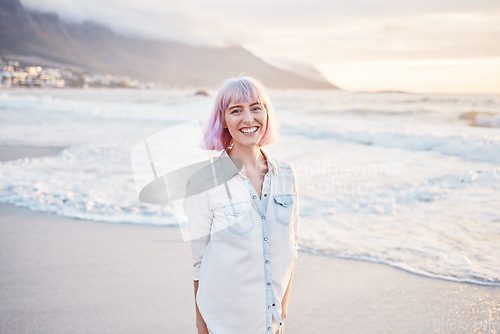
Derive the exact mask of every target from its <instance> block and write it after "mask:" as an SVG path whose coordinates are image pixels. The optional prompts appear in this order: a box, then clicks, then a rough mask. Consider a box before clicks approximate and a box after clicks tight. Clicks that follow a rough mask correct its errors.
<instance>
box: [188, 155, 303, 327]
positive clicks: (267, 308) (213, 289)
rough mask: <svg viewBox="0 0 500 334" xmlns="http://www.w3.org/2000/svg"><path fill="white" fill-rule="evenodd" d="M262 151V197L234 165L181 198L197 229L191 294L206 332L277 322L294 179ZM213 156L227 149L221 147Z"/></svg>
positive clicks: (292, 239) (286, 274)
mask: <svg viewBox="0 0 500 334" xmlns="http://www.w3.org/2000/svg"><path fill="white" fill-rule="evenodd" d="M261 151H262V153H263V154H264V156H265V158H266V160H267V163H268V172H267V174H266V175H265V178H264V182H263V185H262V195H261V196H262V197H261V198H259V197H258V195H257V193H256V192H255V190H254V188H253V185H252V183H251V182H250V180H249V179H248V178H247V177H246V176H245V175H243V174H242V172H241V171H239V172H237V173H236V172H235V173H234V175H233V176H231V175H230V176H229V181H227V182H226V183H225V184H220V185H215V186H214V187H212V188H211V189H209V190H207V191H203V192H201V193H199V194H196V195H194V196H190V197H187V198H186V199H185V200H184V210H185V213H186V215H187V217H188V222H187V223H188V228H189V230H190V232H191V233H192V235H195V236H196V239H194V240H192V241H191V249H192V252H193V266H192V271H191V276H192V279H193V280H195V281H197V280H199V286H198V293H197V295H196V302H197V305H198V308H199V310H200V313H201V315H202V317H203V319H204V320H205V322H206V324H207V327H208V329H209V331H210V332H211V333H215V334H234V333H238V334H245V333H248V334H257V333H266V334H267V333H274V332H275V330H276V328H279V329H280V330H281V324H282V320H281V301H282V299H283V296H284V294H285V291H286V289H287V287H288V283H289V281H290V278H291V277H290V275H291V270H292V265H293V261H294V259H295V258H296V257H297V250H298V245H297V240H298V238H299V233H298V232H299V195H298V186H297V179H296V176H295V172H294V169H293V167H292V166H291V165H290V164H288V163H285V162H281V161H278V160H275V159H273V158H271V157H270V156H269V155H268V154H267V153H265V152H264V151H263V150H262V149H261ZM220 157H226V158H228V157H229V156H228V154H227V152H226V151H225V150H224V151H223V152H222V153H221V155H220ZM229 161H230V160H229ZM188 184H189V182H188ZM228 195H229V196H228ZM273 327H274V328H275V329H273Z"/></svg>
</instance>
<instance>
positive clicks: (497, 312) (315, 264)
mask: <svg viewBox="0 0 500 334" xmlns="http://www.w3.org/2000/svg"><path fill="white" fill-rule="evenodd" d="M5 147H7V146H3V145H2V146H0V160H4V158H5V156H4V152H6V150H5V149H4V148H5ZM8 147H9V148H10V149H14V150H15V149H16V147H15V146H8ZM41 149H42V148H36V147H30V150H31V152H32V153H40V154H39V155H37V156H42V155H47V154H42V153H43V152H45V153H46V152H48V151H42V150H41ZM47 149H48V150H49V151H50V150H53V149H55V148H47ZM60 150H62V149H60ZM16 152H21V151H20V150H16ZM53 152H55V153H53V154H57V152H56V151H53ZM25 157H26V156H25ZM18 158H21V157H18ZM0 217H1V218H0V245H1V246H0V263H2V266H1V267H0V300H2V303H1V304H0V332H2V333H3V332H5V333H17V332H20V333H24V332H43V333H47V332H51V333H104V332H108V333H195V332H196V330H195V325H194V319H195V312H194V295H193V283H192V281H191V279H190V265H191V252H190V247H189V244H188V243H185V242H183V240H182V237H181V234H180V231H179V229H178V228H175V227H167V226H153V225H136V224H104V223H102V222H94V221H87V220H78V219H72V218H65V217H62V216H58V215H55V214H50V213H41V212H34V211H30V210H29V209H26V208H19V207H16V206H13V205H9V204H0ZM288 314H289V317H288V318H287V321H286V326H285V328H286V332H287V333H304V332H307V333H318V332H325V333H346V332H356V333H401V332H412V333H429V332H445V333H448V332H457V333H460V332H462V333H466V332H467V333H468V332H472V331H473V330H474V329H475V330H476V331H480V332H490V333H495V332H500V321H499V320H498V319H500V288H498V287H492V286H481V285H477V284H472V283H458V282H453V281H448V280H443V279H439V278H430V277H426V276H422V275H418V274H414V273H411V272H407V271H403V270H402V269H397V268H394V267H391V266H389V265H386V264H381V263H375V262H367V261H363V260H351V259H340V258H334V257H330V256H321V255H318V254H312V253H308V252H300V253H299V257H298V259H297V262H296V267H295V273H294V278H293V283H292V292H291V297H290V304H289V313H288ZM488 328H489V329H488Z"/></svg>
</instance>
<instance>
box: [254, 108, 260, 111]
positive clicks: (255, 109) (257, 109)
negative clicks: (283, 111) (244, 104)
mask: <svg viewBox="0 0 500 334" xmlns="http://www.w3.org/2000/svg"><path fill="white" fill-rule="evenodd" d="M253 110H254V111H260V110H262V108H261V107H255V108H253Z"/></svg>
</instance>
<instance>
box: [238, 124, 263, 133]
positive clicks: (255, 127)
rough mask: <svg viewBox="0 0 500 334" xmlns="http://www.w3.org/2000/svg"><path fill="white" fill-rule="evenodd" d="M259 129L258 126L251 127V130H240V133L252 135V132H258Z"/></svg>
mask: <svg viewBox="0 0 500 334" xmlns="http://www.w3.org/2000/svg"><path fill="white" fill-rule="evenodd" d="M258 128H259V127H258V126H254V127H251V128H244V129H240V131H241V132H243V133H252V132H255V131H257V129H258Z"/></svg>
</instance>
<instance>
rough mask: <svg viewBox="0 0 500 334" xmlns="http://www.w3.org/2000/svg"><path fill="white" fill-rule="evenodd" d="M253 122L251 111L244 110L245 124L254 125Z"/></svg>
mask: <svg viewBox="0 0 500 334" xmlns="http://www.w3.org/2000/svg"><path fill="white" fill-rule="evenodd" d="M252 121H253V115H252V112H251V111H250V110H244V112H243V122H246V123H252Z"/></svg>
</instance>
